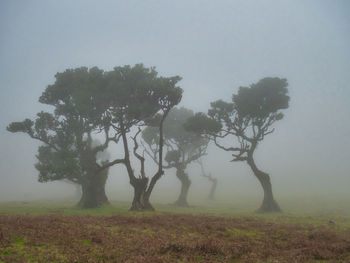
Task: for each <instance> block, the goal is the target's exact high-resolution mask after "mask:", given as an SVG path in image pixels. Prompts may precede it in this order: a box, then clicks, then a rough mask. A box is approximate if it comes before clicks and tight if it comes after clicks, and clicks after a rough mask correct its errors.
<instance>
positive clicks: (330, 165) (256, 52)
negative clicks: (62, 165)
mask: <svg viewBox="0 0 350 263" xmlns="http://www.w3.org/2000/svg"><path fill="white" fill-rule="evenodd" d="M349 13H350V1H347V0H343V1H340V0H328V1H325V0H324V1H322V0H314V1H304V0H289V1H287V0H285V1H282V0H281V1H280V0H279V1H277V0H275V1H267V0H265V1H249V0H242V1H233V0H227V1H204V0H203V1H188V0H186V1H185V0H177V1H170V0H168V1H165V0H148V1H136V0H135V1H107V0H106V1H105V0H102V1H101V0H100V1H88V0H80V1H77V0H75V1H71V0H60V1H54V0H42V1H25V0H23V1H20V0H11V1H10V0H3V1H0V40H1V41H0V89H1V96H0V112H1V118H0V201H1V200H5V199H21V198H22V199H23V198H26V197H32V198H35V197H39V196H40V193H44V192H45V193H50V191H54V190H53V189H56V188H54V187H56V186H57V185H60V186H59V187H61V188H59V191H62V189H63V190H64V189H66V188H65V187H66V186H64V185H62V184H60V183H58V184H57V183H49V184H40V183H37V172H36V170H35V168H34V166H33V164H34V162H35V154H36V151H37V146H38V145H39V143H38V142H35V141H33V140H32V139H30V138H29V137H28V136H26V135H24V134H12V133H9V132H7V131H6V126H7V125H8V124H9V123H10V122H12V121H21V120H23V119H24V118H27V117H29V118H33V117H34V116H35V114H36V113H37V112H38V111H40V110H42V109H44V110H48V109H49V108H47V107H45V106H43V105H40V104H39V103H38V98H39V96H40V95H41V93H42V92H43V91H44V89H45V87H46V86H47V85H48V84H51V83H53V82H54V75H55V73H57V72H62V71H64V70H65V69H67V68H74V67H80V66H87V67H92V66H98V67H100V68H102V69H104V70H111V69H113V67H114V66H122V65H125V64H129V65H133V64H135V63H144V64H145V65H146V66H156V68H157V70H158V72H159V73H160V75H163V76H172V75H180V76H181V77H183V80H182V81H181V82H180V85H181V87H182V88H183V89H184V96H183V100H182V102H181V104H180V105H181V106H185V107H189V108H191V109H193V110H195V111H204V112H206V111H207V109H208V107H209V103H210V102H211V101H214V100H217V99H224V100H227V101H228V100H230V99H231V96H232V93H233V92H236V91H237V89H238V87H239V86H246V85H249V84H252V83H255V82H257V81H258V80H259V79H261V78H263V77H267V76H270V77H283V78H287V79H288V83H289V87H288V88H289V91H290V97H291V103H290V108H289V109H288V110H286V111H285V118H284V119H283V120H282V121H280V122H279V123H278V124H277V125H276V131H275V133H273V134H272V135H269V136H268V137H266V140H264V142H262V143H261V145H260V146H259V148H258V150H257V152H256V158H257V163H258V165H259V166H260V168H261V169H262V170H264V171H267V172H268V173H270V175H271V177H272V182H273V184H274V188H275V191H276V192H277V193H278V194H280V195H281V194H282V193H283V191H287V190H290V191H295V192H296V193H299V194H301V193H303V192H305V191H307V190H310V189H311V190H312V189H315V191H316V190H317V192H318V193H319V194H324V195H328V194H329V193H331V192H334V191H337V192H339V193H343V194H345V195H346V194H347V195H350V191H349V189H350V161H349V157H350V121H349V120H350V118H349V114H350V109H349V104H350V87H349V83H350V52H349V47H350V16H349ZM210 150H212V152H209V153H208V156H207V157H206V158H205V160H206V166H207V167H208V169H210V170H211V171H212V172H214V171H215V173H216V175H217V177H218V178H222V180H221V181H222V184H221V185H222V189H226V190H227V192H228V193H229V192H230V187H231V186H230V185H231V184H232V189H235V187H236V188H238V186H237V185H239V184H242V185H243V187H240V188H241V189H244V190H246V191H252V192H253V191H261V188H260V186H259V185H258V184H257V180H256V179H255V178H254V177H253V175H252V173H251V172H250V170H249V169H248V168H247V167H246V165H244V164H236V163H230V162H229V160H231V158H230V154H229V153H225V152H220V151H218V150H217V149H215V148H214V147H211V148H210ZM112 154H113V153H112ZM216 157H218V158H216ZM218 167H220V168H218ZM113 169H114V170H111V171H117V172H116V173H118V174H117V175H113V179H111V181H110V184H109V185H108V187H109V188H108V189H110V190H109V191H112V190H111V189H114V190H115V192H116V198H118V191H117V190H118V189H119V190H120V191H122V189H124V188H126V189H127V190H128V191H131V189H132V188H131V187H130V189H129V188H128V187H129V186H128V181H127V174H126V171H125V169H124V170H123V168H113ZM193 169H194V168H193ZM194 176H196V175H194ZM174 177H175V176H172V178H170V176H169V177H168V178H162V179H161V182H160V185H159V189H160V187H168V188H169V189H173V188H174V189H175V188H176V189H175V190H174V191H175V192H178V187H179V185H178V182H177V181H176V179H174ZM225 180H227V182H230V184H229V183H224V182H226V181H225ZM174 184H176V186H174ZM225 187H226V188H225ZM59 191H58V192H57V191H56V192H57V193H60V192H59ZM231 192H232V193H231V194H232V198H233V197H234V191H231ZM63 194H65V193H63V192H62V195H63ZM155 194H157V193H155ZM228 195H229V194H228Z"/></svg>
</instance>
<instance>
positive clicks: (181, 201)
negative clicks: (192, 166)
mask: <svg viewBox="0 0 350 263" xmlns="http://www.w3.org/2000/svg"><path fill="white" fill-rule="evenodd" d="M176 177H177V178H179V180H180V182H181V192H180V195H179V197H178V199H177V200H176V202H175V203H174V204H175V205H177V206H184V207H187V206H188V203H187V195H188V190H189V188H190V186H191V180H190V179H189V178H188V175H187V173H185V171H184V170H183V169H181V168H177V170H176Z"/></svg>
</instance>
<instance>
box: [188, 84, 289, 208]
mask: <svg viewBox="0 0 350 263" xmlns="http://www.w3.org/2000/svg"><path fill="white" fill-rule="evenodd" d="M287 86H288V84H287V80H286V79H280V78H264V79H262V80H260V81H259V82H258V83H256V84H252V85H251V86H250V87H240V88H239V91H238V94H234V95H233V97H232V103H230V102H224V101H222V100H218V101H215V102H212V103H211V109H210V110H209V111H208V116H206V115H205V114H202V113H197V114H196V115H195V116H194V117H193V118H190V119H189V120H188V122H187V123H186V125H185V126H186V128H187V129H188V130H191V131H196V132H198V133H203V134H207V135H208V136H209V137H210V138H211V139H212V140H213V141H214V143H215V144H216V146H218V147H219V148H220V149H223V150H225V151H230V152H233V154H232V156H233V157H234V158H233V160H232V161H246V162H247V163H248V165H249V166H250V168H251V169H252V171H253V173H254V175H255V176H256V177H257V179H258V180H259V182H260V184H261V186H262V188H263V190H264V199H263V202H262V205H261V207H260V208H259V210H258V211H260V212H278V211H280V207H279V205H278V204H277V202H276V201H275V200H274V197H273V194H272V187H271V182H270V176H269V175H268V174H267V173H265V172H263V171H261V170H260V169H258V167H257V166H256V164H255V161H254V156H253V155H254V152H255V150H256V148H257V146H258V144H259V142H261V141H262V140H263V139H264V138H265V136H266V135H268V134H271V133H272V132H273V131H274V128H272V125H273V124H274V123H275V122H276V121H279V120H281V119H282V118H283V114H282V113H281V110H283V109H286V108H288V107H289V96H288V95H287V94H288V89H287ZM229 136H233V137H234V139H236V140H237V143H236V144H235V143H234V144H233V146H232V147H228V146H226V145H222V143H223V142H222V141H221V142H219V139H223V138H226V137H229Z"/></svg>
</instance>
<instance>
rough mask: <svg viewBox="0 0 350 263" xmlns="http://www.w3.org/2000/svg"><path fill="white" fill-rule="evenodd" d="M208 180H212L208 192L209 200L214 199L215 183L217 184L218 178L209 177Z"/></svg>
mask: <svg viewBox="0 0 350 263" xmlns="http://www.w3.org/2000/svg"><path fill="white" fill-rule="evenodd" d="M210 181H211V182H212V185H211V188H210V193H209V196H208V199H209V200H215V190H216V185H217V184H218V180H217V179H216V178H213V179H212V178H211V179H210Z"/></svg>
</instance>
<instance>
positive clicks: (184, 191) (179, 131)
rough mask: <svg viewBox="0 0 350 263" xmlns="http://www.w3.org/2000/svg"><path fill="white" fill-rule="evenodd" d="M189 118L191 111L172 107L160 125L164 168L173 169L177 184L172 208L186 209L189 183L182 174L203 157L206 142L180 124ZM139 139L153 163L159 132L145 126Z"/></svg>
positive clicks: (185, 175) (157, 149)
mask: <svg viewBox="0 0 350 263" xmlns="http://www.w3.org/2000/svg"><path fill="white" fill-rule="evenodd" d="M192 116H193V111H192V110H189V109H186V108H183V107H182V108H174V109H172V110H171V111H170V113H169V115H168V117H167V119H166V120H165V122H164V144H165V147H166V149H167V153H166V155H165V161H166V162H167V165H166V166H164V168H168V169H169V168H175V169H176V177H177V178H178V179H179V180H180V182H181V191H180V194H179V197H178V199H177V200H176V202H175V205H178V206H188V203H187V195H188V191H189V188H190V185H191V180H190V179H189V177H188V174H187V173H186V172H185V171H186V168H187V166H188V165H189V164H190V163H192V162H193V161H195V160H197V159H198V158H200V157H201V156H203V155H204V154H206V148H207V145H208V142H209V140H208V139H207V138H204V137H202V136H198V135H197V134H195V133H193V132H189V131H186V130H185V128H184V126H183V125H184V123H185V122H186V120H187V119H188V118H190V117H192ZM142 138H143V140H144V141H145V142H146V144H145V145H144V146H145V150H146V152H147V153H148V155H149V156H151V157H152V159H153V160H155V161H156V162H157V159H156V156H157V153H158V151H159V144H158V138H159V132H158V130H157V129H154V128H153V127H147V128H146V129H145V130H144V131H143V133H142Z"/></svg>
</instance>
